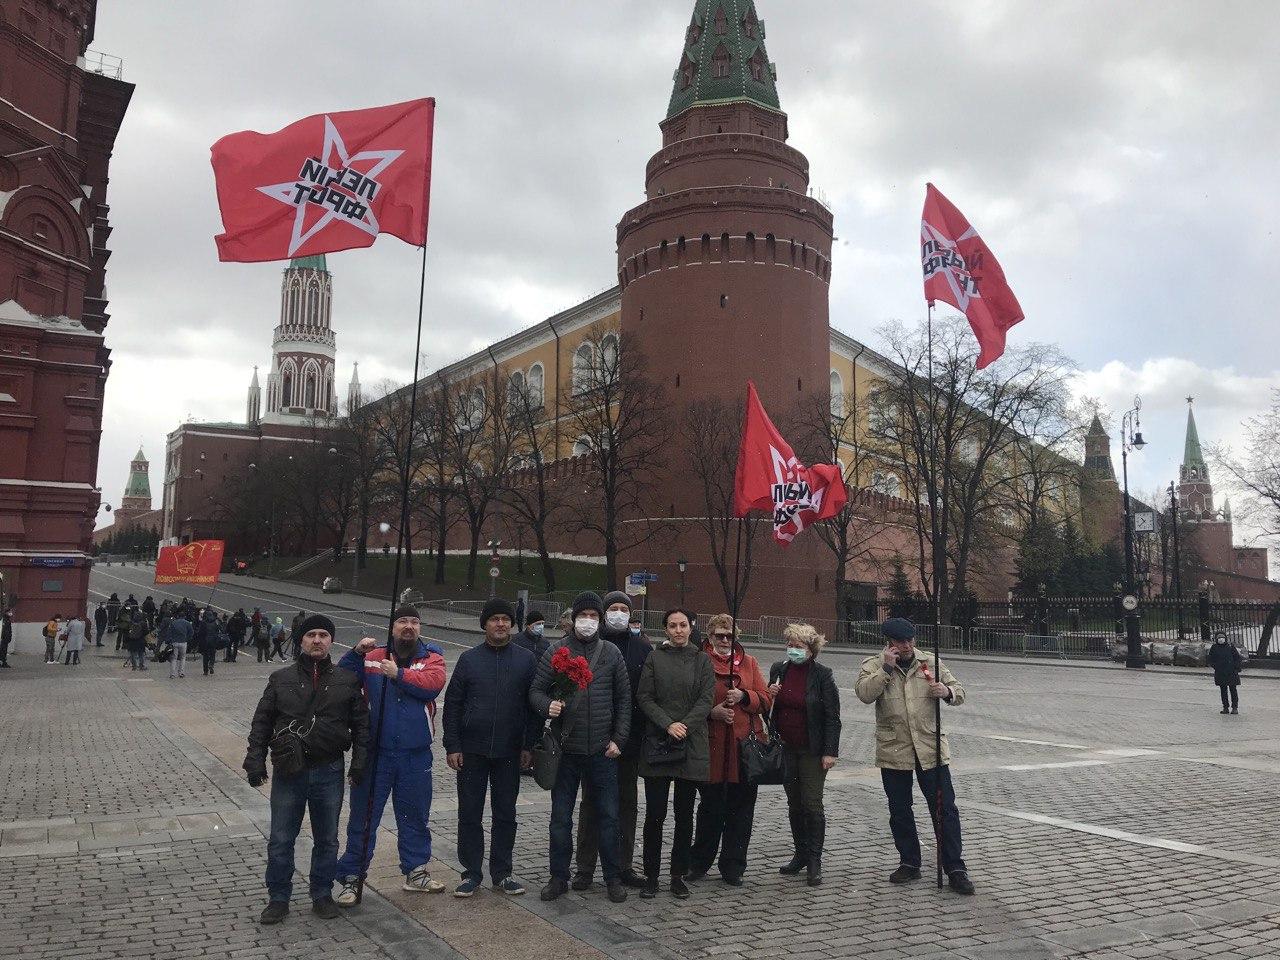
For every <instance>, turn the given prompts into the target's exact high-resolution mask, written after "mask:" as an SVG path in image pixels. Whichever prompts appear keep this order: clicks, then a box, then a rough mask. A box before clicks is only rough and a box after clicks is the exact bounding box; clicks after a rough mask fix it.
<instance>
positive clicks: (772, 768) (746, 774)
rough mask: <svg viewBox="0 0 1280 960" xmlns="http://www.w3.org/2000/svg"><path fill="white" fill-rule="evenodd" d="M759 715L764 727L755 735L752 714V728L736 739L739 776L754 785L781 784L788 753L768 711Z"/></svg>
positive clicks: (746, 782) (744, 781) (784, 775)
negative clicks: (739, 738) (759, 733)
mask: <svg viewBox="0 0 1280 960" xmlns="http://www.w3.org/2000/svg"><path fill="white" fill-rule="evenodd" d="M760 719H761V721H762V726H763V727H764V729H763V730H762V731H761V735H760V736H757V735H756V727H755V718H754V717H753V718H752V721H751V729H750V730H749V731H748V732H747V735H746V736H745V737H743V738H742V739H741V740H739V741H738V778H739V779H740V780H741V781H742V782H743V783H745V784H748V785H750V786H753V787H758V786H763V785H766V784H780V783H783V782H785V781H786V779H787V763H786V756H787V755H786V750H785V749H784V747H783V744H782V737H780V736H778V732H777V731H776V730H775V729H774V726H773V721H771V720H770V719H769V717H768V715H767V714H764V715H762V716H761V718H760Z"/></svg>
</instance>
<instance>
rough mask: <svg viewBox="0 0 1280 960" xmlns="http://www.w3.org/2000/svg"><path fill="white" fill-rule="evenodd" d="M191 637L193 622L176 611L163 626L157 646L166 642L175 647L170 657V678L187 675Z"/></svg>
mask: <svg viewBox="0 0 1280 960" xmlns="http://www.w3.org/2000/svg"><path fill="white" fill-rule="evenodd" d="M191 638H192V629H191V622H190V621H189V620H187V618H186V617H184V616H183V615H182V613H181V612H178V613H175V614H174V615H173V616H172V617H170V618H169V619H168V620H167V621H165V624H164V627H162V628H161V631H160V639H159V641H158V642H157V646H159V645H160V644H165V645H167V646H170V647H172V648H173V654H172V655H171V656H170V657H169V679H170V680H174V679H179V678H182V677H185V676H186V675H187V674H186V669H187V647H188V646H189V645H190V643H191Z"/></svg>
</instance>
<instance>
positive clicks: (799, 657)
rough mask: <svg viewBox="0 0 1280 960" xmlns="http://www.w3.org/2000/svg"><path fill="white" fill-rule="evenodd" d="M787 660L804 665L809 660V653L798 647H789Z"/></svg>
mask: <svg viewBox="0 0 1280 960" xmlns="http://www.w3.org/2000/svg"><path fill="white" fill-rule="evenodd" d="M787 659H788V660H790V661H791V662H792V663H804V662H805V661H806V660H808V659H809V651H807V650H800V649H799V648H797V647H787Z"/></svg>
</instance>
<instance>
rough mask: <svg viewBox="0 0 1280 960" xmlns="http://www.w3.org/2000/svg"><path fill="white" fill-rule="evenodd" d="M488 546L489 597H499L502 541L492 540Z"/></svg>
mask: <svg viewBox="0 0 1280 960" xmlns="http://www.w3.org/2000/svg"><path fill="white" fill-rule="evenodd" d="M487 546H488V547H489V596H490V597H496V596H497V595H498V575H497V569H498V549H499V548H500V547H501V546H502V541H501V540H490V541H489V543H488V544H487Z"/></svg>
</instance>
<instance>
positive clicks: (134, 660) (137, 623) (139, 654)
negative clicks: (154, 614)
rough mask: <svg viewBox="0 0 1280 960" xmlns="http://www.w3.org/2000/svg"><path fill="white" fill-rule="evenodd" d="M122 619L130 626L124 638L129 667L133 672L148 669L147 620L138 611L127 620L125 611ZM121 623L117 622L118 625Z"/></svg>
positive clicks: (122, 613) (121, 613)
mask: <svg viewBox="0 0 1280 960" xmlns="http://www.w3.org/2000/svg"><path fill="white" fill-rule="evenodd" d="M120 619H121V620H125V622H126V623H127V624H128V625H129V628H128V633H127V634H126V635H125V638H124V647H125V650H126V651H128V654H129V666H130V668H131V669H133V670H145V669H147V620H146V617H144V616H143V615H142V611H141V610H137V611H135V612H133V613H131V615H130V616H129V617H128V619H127V620H126V619H125V616H124V611H123V610H122V611H120ZM118 622H119V621H117V623H118Z"/></svg>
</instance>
